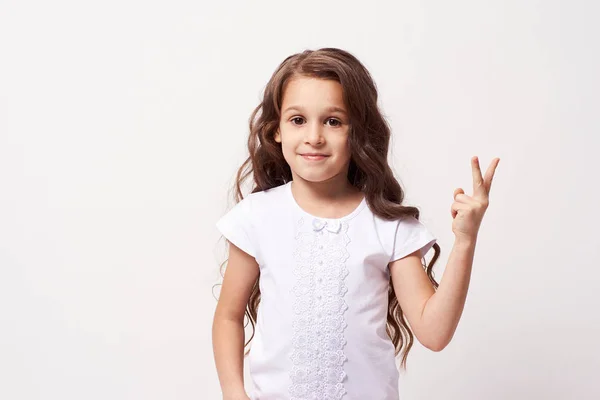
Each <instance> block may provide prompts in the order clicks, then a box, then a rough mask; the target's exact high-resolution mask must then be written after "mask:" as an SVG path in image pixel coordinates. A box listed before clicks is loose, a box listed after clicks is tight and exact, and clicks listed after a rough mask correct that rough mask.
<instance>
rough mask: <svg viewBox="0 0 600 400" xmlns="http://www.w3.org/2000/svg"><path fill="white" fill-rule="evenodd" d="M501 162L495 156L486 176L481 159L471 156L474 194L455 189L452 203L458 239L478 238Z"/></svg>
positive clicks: (453, 230)
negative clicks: (481, 167)
mask: <svg viewBox="0 0 600 400" xmlns="http://www.w3.org/2000/svg"><path fill="white" fill-rule="evenodd" d="M499 162H500V159H499V158H494V159H493V160H492V163H491V164H490V166H489V167H488V169H487V171H486V172H485V178H484V177H482V176H481V169H480V168H479V159H478V158H477V156H475V157H472V158H471V168H472V171H473V196H467V195H466V194H465V191H464V190H462V188H458V189H455V190H454V203H452V207H451V214H452V218H453V221H452V232H454V235H455V237H456V239H465V240H468V241H472V242H474V241H475V240H476V239H477V233H478V232H479V226H480V225H481V220H482V219H483V215H484V214H485V210H487V208H488V205H489V195H490V189H491V187H492V179H493V178H494V172H495V171H496V167H497V166H498V163H499Z"/></svg>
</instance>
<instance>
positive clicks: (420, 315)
mask: <svg viewBox="0 0 600 400" xmlns="http://www.w3.org/2000/svg"><path fill="white" fill-rule="evenodd" d="M474 253H475V242H470V241H459V240H457V241H455V242H454V247H453V248H452V252H451V253H450V256H449V259H448V264H447V265H446V269H445V270H444V275H443V276H442V279H441V281H440V285H439V287H438V289H437V291H435V290H434V288H433V286H432V285H431V282H430V281H429V278H428V277H427V274H426V273H425V270H424V269H423V266H422V264H421V259H420V257H419V252H418V251H415V252H414V253H412V254H410V255H408V256H406V257H404V258H401V259H399V260H396V261H394V262H392V263H390V273H391V275H392V282H393V285H394V291H395V292H396V296H397V298H398V303H399V304H400V307H402V310H403V312H404V314H405V315H406V319H407V320H408V322H409V324H410V326H411V328H412V330H413V333H414V334H415V336H416V337H417V339H418V340H419V342H420V343H421V344H423V346H425V347H427V348H428V349H430V350H433V351H440V350H442V349H444V347H446V346H447V345H448V343H450V340H452V337H453V336H454V333H455V331H456V328H457V326H458V322H459V321H460V317H461V315H462V312H463V309H464V305H465V300H466V298H467V291H468V289H469V281H470V278H471V267H472V265H473V256H474Z"/></svg>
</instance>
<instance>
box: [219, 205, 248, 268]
mask: <svg viewBox="0 0 600 400" xmlns="http://www.w3.org/2000/svg"><path fill="white" fill-rule="evenodd" d="M249 200H250V199H249V198H248V197H245V198H244V199H242V200H241V201H239V202H238V203H237V204H236V205H235V206H233V208H232V209H231V210H229V211H228V212H227V213H226V214H225V215H223V216H222V217H221V218H220V219H219V220H218V221H217V223H216V227H217V229H218V230H219V231H220V232H221V234H223V236H225V238H226V239H227V240H229V241H230V242H231V243H233V244H234V245H236V246H237V247H239V248H240V249H242V250H243V251H245V252H246V253H248V254H250V255H251V256H252V257H255V258H256V248H255V245H254V242H253V240H252V238H253V232H252V227H253V224H252V219H251V217H252V213H251V209H250V201H249Z"/></svg>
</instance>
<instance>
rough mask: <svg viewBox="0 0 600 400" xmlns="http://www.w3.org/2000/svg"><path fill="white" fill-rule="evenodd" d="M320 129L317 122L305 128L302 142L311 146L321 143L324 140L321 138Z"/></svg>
mask: <svg viewBox="0 0 600 400" xmlns="http://www.w3.org/2000/svg"><path fill="white" fill-rule="evenodd" d="M322 128H323V127H322V126H321V124H320V123H318V122H317V123H313V124H311V126H310V127H307V129H306V131H305V132H306V134H305V137H304V141H305V142H306V143H308V144H311V145H316V144H320V143H323V141H324V138H323V132H322Z"/></svg>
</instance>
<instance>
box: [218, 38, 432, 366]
mask: <svg viewBox="0 0 600 400" xmlns="http://www.w3.org/2000/svg"><path fill="white" fill-rule="evenodd" d="M295 76H306V77H316V78H321V79H331V80H335V81H337V82H339V83H340V84H341V86H342V90H343V96H344V102H345V104H346V106H347V107H348V114H349V117H350V130H349V133H348V141H349V146H350V151H351V161H350V167H349V169H348V180H349V182H350V183H351V184H352V185H354V186H355V187H356V188H358V189H360V190H361V191H362V192H363V193H364V195H365V198H366V201H367V204H368V206H369V208H370V209H371V211H372V212H373V214H375V215H377V216H379V217H381V218H383V219H386V220H397V219H399V218H401V217H403V216H406V215H410V216H413V217H415V218H417V219H418V218H419V210H418V209H417V208H416V207H410V206H403V205H402V201H403V199H404V192H403V191H402V188H401V187H400V184H399V183H398V181H397V180H396V178H395V177H394V174H393V171H392V169H391V168H390V166H389V165H388V162H387V153H388V148H389V142H390V128H389V126H388V124H387V122H386V120H385V119H384V117H383V115H382V114H381V112H380V110H379V108H378V105H377V98H378V95H377V87H376V85H375V82H374V81H373V79H372V78H371V75H370V73H369V71H368V70H367V69H366V68H365V67H364V66H363V64H361V63H360V61H359V60H358V59H356V58H355V57H354V56H353V55H352V54H350V53H348V52H347V51H344V50H340V49H336V48H322V49H319V50H314V51H313V50H305V51H303V52H302V53H298V54H294V55H291V56H289V57H287V58H286V59H285V60H284V61H283V62H282V63H281V64H280V65H279V67H278V68H277V69H276V70H275V72H274V73H273V75H272V77H271V79H270V80H269V82H268V83H267V85H266V87H265V90H264V94H263V99H262V102H261V103H260V104H259V105H258V106H257V107H256V108H255V109H254V111H253V112H252V114H251V116H250V119H249V124H250V135H249V137H248V152H249V157H248V158H247V159H246V160H245V161H244V163H243V164H242V165H241V167H240V168H239V170H238V171H237V174H236V180H235V185H234V187H233V189H234V190H235V201H236V203H237V202H239V201H241V200H242V199H243V198H244V196H243V195H242V190H241V187H240V186H241V184H242V183H243V182H244V181H245V180H246V179H248V177H249V176H250V175H251V174H252V177H253V180H254V185H253V188H252V190H251V192H252V193H255V192H259V191H263V190H267V189H270V188H273V187H276V186H280V185H282V184H284V183H286V182H289V181H291V180H292V172H291V170H290V167H289V165H288V164H287V162H286V161H285V159H284V157H283V152H282V150H281V144H280V143H277V142H276V141H275V140H274V134H275V132H276V131H277V128H278V127H279V123H280V115H281V102H282V97H283V93H284V89H285V85H286V83H287V82H288V81H289V80H290V79H291V78H293V77H295ZM433 249H434V251H435V254H434V255H433V258H432V259H431V261H430V263H429V264H427V263H426V262H425V259H424V258H422V264H423V267H424V268H425V271H426V273H427V276H428V277H429V280H430V281H431V283H432V285H433V287H434V289H436V290H437V287H438V283H437V282H436V280H435V279H434V276H433V272H432V268H433V265H434V263H435V261H436V260H437V258H438V257H439V254H440V246H439V245H438V244H437V243H435V244H434V245H433ZM226 261H227V260H225V262H226ZM225 262H224V263H223V264H222V265H221V267H223V265H224V264H225ZM221 270H222V269H221ZM388 300H389V307H388V315H387V326H386V328H387V329H386V330H387V333H388V335H389V337H390V339H391V340H392V342H393V343H394V347H395V355H398V354H399V353H400V351H401V350H402V348H403V347H404V353H403V357H402V362H401V366H402V367H403V368H406V358H407V356H408V352H409V351H410V349H411V347H412V345H413V342H414V339H413V333H412V331H411V329H410V327H409V326H408V323H407V321H406V320H405V318H404V313H403V312H402V309H401V307H400V305H399V304H398V299H397V298H396V294H395V293H394V286H393V285H392V280H391V277H390V284H389V290H388ZM259 303H260V290H259V285H258V280H257V281H256V282H255V284H254V287H253V289H252V293H251V295H250V298H249V301H248V304H247V307H246V316H247V318H248V320H249V321H250V323H251V324H252V328H253V333H252V336H251V337H250V339H249V340H248V341H247V342H246V346H247V345H248V344H249V343H250V341H251V340H252V338H253V337H254V328H255V323H256V316H257V309H258V306H259Z"/></svg>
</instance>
